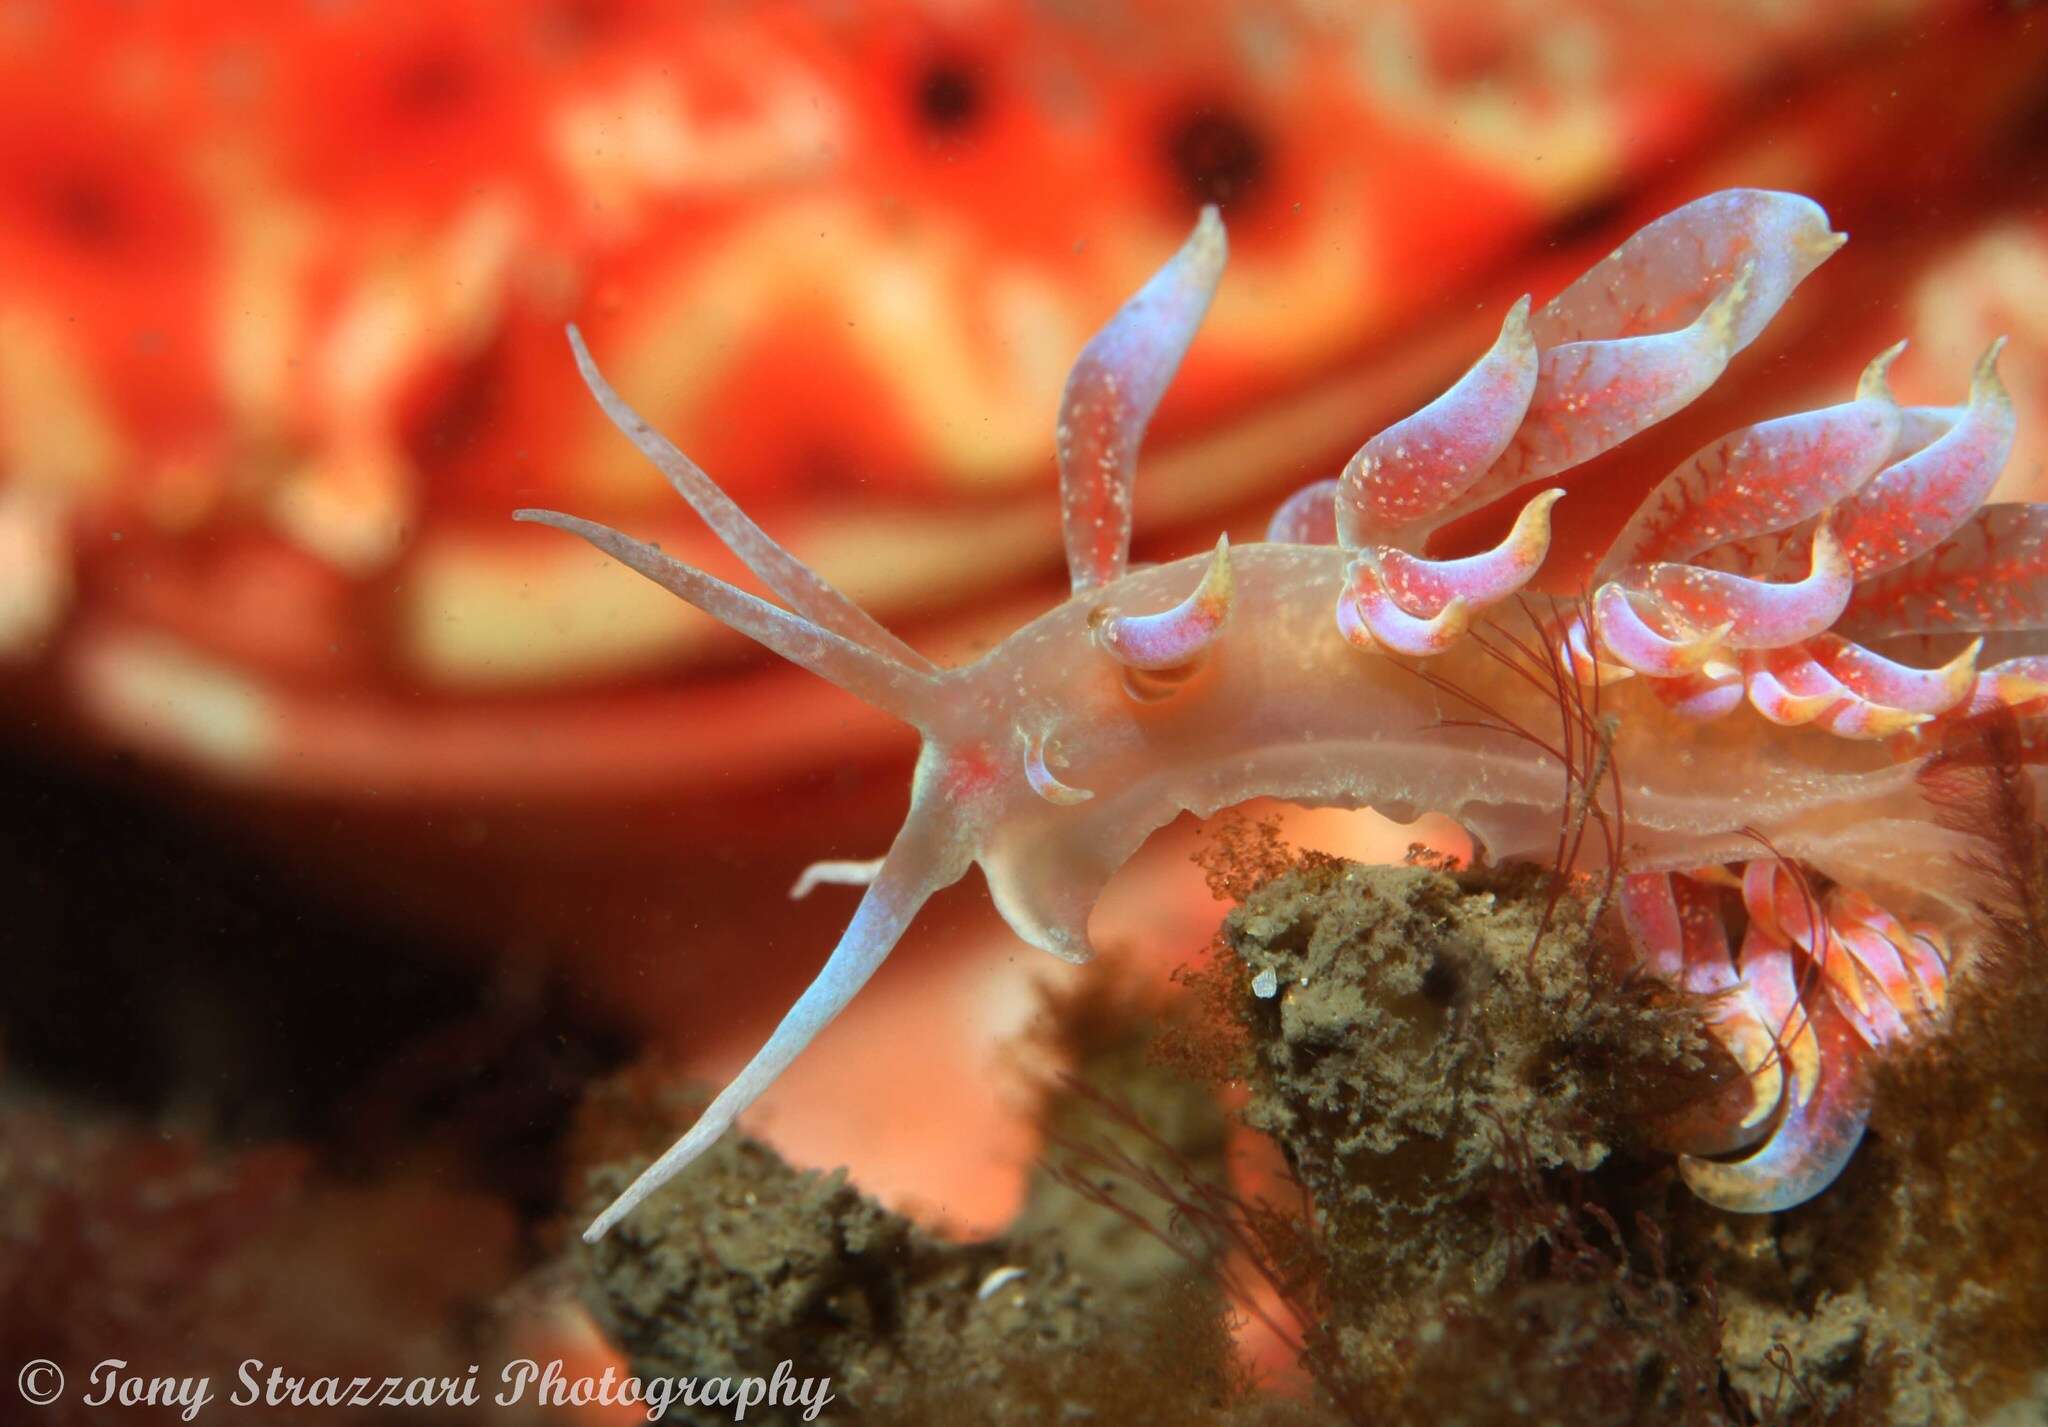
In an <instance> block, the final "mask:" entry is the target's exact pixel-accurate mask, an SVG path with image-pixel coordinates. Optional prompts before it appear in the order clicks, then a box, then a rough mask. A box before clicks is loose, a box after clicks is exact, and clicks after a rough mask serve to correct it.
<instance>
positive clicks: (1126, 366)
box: [1057, 204, 1228, 594]
mask: <svg viewBox="0 0 2048 1427" xmlns="http://www.w3.org/2000/svg"><path fill="white" fill-rule="evenodd" d="M1227 251H1228V247H1227V244H1226V242H1225V240H1224V236H1223V220H1222V218H1221V217H1220V216H1219V215H1218V213H1217V210H1216V208H1215V206H1214V205H1213V204H1212V205H1210V206H1209V207H1206V208H1204V209H1203V210H1202V214H1201V217H1200V219H1198V220H1197V222H1196V223H1195V231H1194V233H1193V234H1192V235H1191V236H1190V237H1189V238H1188V240H1187V242H1186V243H1185V244H1183V245H1182V247H1181V249H1180V251H1179V252H1178V253H1176V254H1174V256H1173V257H1172V258H1171V259H1169V260H1168V261H1167V263H1166V265H1165V266H1164V267H1162V268H1161V269H1160V270H1159V271H1158V272H1157V273H1156V274H1154V275H1153V277H1152V280H1151V281H1150V282H1148V283H1146V284H1145V285H1144V286H1143V287H1142V288H1140V289H1138V292H1137V295H1136V296H1134V297H1133V298H1131V300H1130V301H1128V302H1126V303H1125V304H1124V305H1123V307H1122V309H1121V310H1120V311H1118V313H1117V314H1116V316H1115V317H1113V318H1111V319H1110V321H1109V323H1108V325H1106V326H1105V327H1103V329H1102V330H1101V331H1100V332H1098V333H1096V334H1095V336H1094V338H1093V339H1092V340H1091V341H1090V342H1089V343H1088V345H1087V346H1086V347H1084V348H1082V349H1081V355H1080V356H1079V357H1078V358H1077V359H1076V360H1075V362H1074V368H1073V371H1072V372H1071V373H1070V374H1069V375H1068V377H1067V386H1066V391H1065V393H1064V394H1063V395H1062V396H1061V397H1060V414H1059V426H1058V433H1057V434H1058V443H1057V446H1058V452H1059V467H1060V507H1061V508H1060V520H1061V525H1062V528H1063V530H1064V532H1065V536H1066V548H1067V569H1068V572H1069V574H1070V575H1071V577H1072V581H1073V588H1074V593H1076V594H1081V593H1084V592H1085V591H1088V590H1092V589H1097V588H1099V587H1101V586H1103V585H1107V584H1110V583H1111V582H1113V581H1114V580H1116V579H1117V578H1118V577H1119V576H1120V575H1122V574H1123V573H1124V570H1125V568H1126V567H1127V566H1128V565H1129V563H1130V550H1131V489H1132V483H1133V480H1134V479H1135V477H1136V475H1137V469H1138V447H1139V445H1140V443H1142V442H1143V440H1144V438H1145V427H1146V425H1147V424H1148V423H1150V421H1151V420H1152V413H1153V412H1155V411H1156V410H1158V408H1159V402H1160V398H1162V397H1163V396H1165V394H1166V388H1167V386H1168V385H1169V384H1170V383H1171V382H1172V381H1173V376H1174V373H1175V372H1177V371H1179V370H1180V363H1181V358H1182V357H1183V356H1185V355H1186V353H1187V349H1188V345H1189V344H1190V343H1191V342H1193V341H1194V338H1195V329H1196V328H1197V327H1198V326H1200V325H1201V321H1202V316H1203V314H1204V313H1206V312H1207V311H1208V310H1209V301H1210V299H1211V298H1212V297H1214V296H1215V293H1216V284H1217V282H1218V281H1219V280H1220V279H1221V278H1222V276H1223V260H1224V256H1225V254H1226V252H1227Z"/></svg>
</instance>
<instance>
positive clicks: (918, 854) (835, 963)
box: [583, 811, 968, 1244]
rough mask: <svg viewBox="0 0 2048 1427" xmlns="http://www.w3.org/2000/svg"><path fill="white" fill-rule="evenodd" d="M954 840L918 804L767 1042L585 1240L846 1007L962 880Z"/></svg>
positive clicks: (635, 1201) (719, 1128) (728, 1121)
mask: <svg viewBox="0 0 2048 1427" xmlns="http://www.w3.org/2000/svg"><path fill="white" fill-rule="evenodd" d="M951 842H952V839H951V838H950V837H949V836H948V835H947V832H946V830H945V829H943V828H941V827H938V826H936V825H935V822H934V820H933V819H932V818H931V817H930V816H928V815H927V816H923V817H921V816H919V815H918V813H917V812H915V811H914V812H913V814H912V817H911V820H910V821H909V822H908V823H907V824H906V825H905V826H904V829H903V831H902V833H900V834H899V835H898V836H897V839H896V844H895V846H893V847H891V848H890V849H889V852H888V854H887V855H886V856H885V857H884V858H883V859H882V866H881V868H880V869H879V871H878V872H877V873H876V875H875V879H874V881H873V882H872V883H871V884H870V885H869V887H868V889H867V891H866V893H865V894H863V895H862V897H861V899H860V906H859V907H858V908H856V909H855V911H854V914H853V920H852V921H851V922H849V923H848V924H847V927H846V930H845V932H844V933H842V934H841V936H840V938H839V943H838V945H837V946H835V947H834V948H833V950H832V954H831V956H829V957H828V958H827V959H826V961H825V965H824V966H823V967H822V968H821V969H820V970H819V972H818V974H817V977H816V978H815V979H814V980H812V982H811V984H810V985H809V986H808V987H806V988H805V990H804V993H803V994H802V995H801V996H799V997H797V999H796V1004H794V1005H793V1006H791V1007H790V1008H789V1011H788V1013H787V1014H786V1015H784V1016H783V1018H782V1021H781V1023H780V1024H779V1025H777V1026H776V1028H775V1030H774V1033H773V1034H771V1035H770V1036H769V1037H768V1040H767V1043H766V1044H764V1045H763V1046H762V1047H761V1049H760V1050H759V1051H757V1052H756V1053H755V1055H754V1058H753V1059H752V1060H750V1061H748V1062H747V1064H746V1066H745V1068H744V1069H742V1070H741V1071H740V1073H739V1074H738V1075H736V1076H734V1077H733V1078H732V1081H731V1083H730V1084H728V1085H727V1086H726V1087H725V1089H723V1090H721V1091H720V1092H719V1093H718V1095H717V1097H716V1098H715V1099H713V1100H712V1102H711V1104H710V1105H709V1106H708V1107H706V1109H705V1110H704V1113H703V1114H702V1115H700V1116H698V1118H697V1122H696V1123H695V1124H693V1125H691V1126H690V1128H689V1129H688V1130H687V1131H685V1132H684V1133H683V1135H682V1137H681V1138H680V1139H678V1140H677V1141H676V1142H675V1143H674V1144H673V1145H671V1146H669V1148H668V1150H667V1151H666V1152H665V1153H663V1154H662V1156H661V1157H660V1158H659V1159H657V1160H655V1161H654V1163H653V1164H650V1165H649V1166H648V1167H647V1168H646V1169H644V1170H642V1171H641V1173H640V1175H639V1176H638V1177H637V1178H636V1179H634V1181H633V1182H632V1183H631V1184H630V1185H629V1186H627V1188H626V1190H625V1192H624V1193H622V1194H620V1195H619V1197H618V1198H617V1199H615V1200H613V1201H612V1203H611V1204H610V1205H609V1206H608V1207H607V1208H606V1209H605V1210H604V1212H603V1213H601V1214H599V1215H598V1216H597V1218H596V1219H595V1220H593V1221H592V1222H591V1224H590V1227H589V1228H587V1229H585V1230H584V1231H583V1241H584V1242H585V1243H590V1244H594V1243H596V1242H597V1241H598V1240H599V1239H601V1238H603V1237H604V1236H605V1234H606V1233H608V1232H609V1231H610V1230H611V1228H612V1226H613V1225H614V1224H617V1223H618V1222H619V1220H621V1219H623V1218H624V1217H625V1216H626V1215H628V1214H630V1213H632V1212H633V1210H634V1209H635V1208H637V1207H638V1206H639V1205H640V1204H641V1203H642V1202H643V1201H645V1200H646V1198H647V1197H648V1196H649V1195H650V1194H653V1193H654V1192H655V1191H656V1190H658V1189H660V1188H661V1186H662V1185H664V1184H666V1183H668V1181H669V1180H671V1179H673V1178H674V1177H675V1176H676V1175H677V1174H678V1173H680V1172H681V1171H682V1170H683V1169H684V1168H685V1167H686V1166H687V1165H688V1164H689V1163H690V1162H691V1161H692V1160H695V1159H696V1158H697V1157H698V1156H699V1155H701V1154H703V1153H704V1152H705V1151H706V1150H708V1149H710V1148H711V1147H712V1145H714V1144H716V1143H717V1142H718V1140H719V1138H720V1137H721V1136H723V1135H724V1134H725V1132H726V1131H727V1130H728V1129H730V1128H731V1126H732V1123H733V1121H734V1120H736V1119H737V1118H739V1116H740V1114H741V1113H742V1112H743V1111H745V1110H746V1108H747V1107H748V1106H750V1105H752V1104H753V1103H754V1101H755V1100H757V1099H759V1098H760V1096H761V1094H762V1092H763V1091H765V1090H767V1088H768V1087H769V1086H770V1085H772V1084H774V1083H775V1080H776V1078H777V1077H778V1076H780V1075H781V1074H782V1072H783V1070H784V1069H785V1068H786V1067H787V1066H788V1065H789V1063H790V1062H791V1061H793V1060H795V1059H796V1058H797V1056H798V1055H799V1054H800V1053H801V1052H802V1051H803V1049H804V1048H805V1047H806V1046H808V1045H809V1044H810V1043H811V1041H812V1040H813V1039H814V1038H815V1037H816V1036H817V1034H818V1033H819V1032H820V1031H822V1030H824V1029H825V1027H826V1026H827V1025H829V1024H831V1022H832V1020H833V1018H834V1017H836V1016H837V1015H838V1014H839V1013H840V1012H841V1011H842V1010H844V1009H845V1008H846V1004H847V1003H848V1002H849V1001H851V1000H852V999H853V998H854V996H855V994H856V993H857V992H859V990H860V989H861V987H863V986H865V985H866V984H867V981H868V978H869V977H870V976H872V975H874V973H875V970H876V968H877V967H879V966H880V965H881V964H882V962H883V961H884V960H886V959H887V957H888V955H889V953H890V952H891V951H893V950H894V949H895V947H896V943H897V941H898V939H900V938H901V937H902V935H903V933H904V930H905V929H906V928H907V927H909V925H910V922H911V919H912V918H913V917H915V916H916V915H917V913H918V910H919V908H921V907H923V906H924V904H925V902H926V900H927V899H929V898H930V897H931V895H932V893H934V892H936V891H938V890H939V889H940V888H942V887H945V886H948V885H950V884H951V883H953V882H956V881H958V880H959V879H960V876H961V874H962V873H963V872H965V871H966V870H967V865H968V864H967V860H966V859H965V858H964V857H961V856H960V855H959V853H958V851H957V850H956V849H954V848H953V847H952V846H950V843H951Z"/></svg>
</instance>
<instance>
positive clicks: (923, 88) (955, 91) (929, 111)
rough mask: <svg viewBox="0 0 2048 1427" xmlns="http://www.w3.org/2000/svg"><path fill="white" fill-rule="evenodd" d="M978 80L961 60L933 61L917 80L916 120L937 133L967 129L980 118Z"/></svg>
mask: <svg viewBox="0 0 2048 1427" xmlns="http://www.w3.org/2000/svg"><path fill="white" fill-rule="evenodd" d="M982 101H983V94H982V86H981V81H980V79H979V77H978V76H977V75H976V74H975V73H974V72H973V71H972V70H971V69H969V68H968V67H967V66H966V65H965V64H963V63H962V62H960V61H959V60H953V59H942V60H934V61H933V62H932V63H931V64H929V65H927V66H926V67H925V70H924V73H923V74H921V75H920V76H919V77H918V81H917V117H918V121H919V122H920V123H922V124H923V125H924V126H925V127H926V128H927V129H930V130H932V131H934V132H935V133H942V134H943V133H954V132H957V131H958V130H961V129H964V128H967V127H968V126H969V125H971V124H972V123H973V122H974V121H975V120H976V119H977V118H979V117H980V115H981V106H982Z"/></svg>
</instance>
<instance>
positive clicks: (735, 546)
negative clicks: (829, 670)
mask: <svg viewBox="0 0 2048 1427" xmlns="http://www.w3.org/2000/svg"><path fill="white" fill-rule="evenodd" d="M569 350H570V351H571V352H573V353H574V354H575V357H576V370H577V372H578V373H579V374H580V375H581V376H582V378H583V384H584V385H585V386H587V387H589V388H590V394H591V395H592V396H594V397H596V398H597V404H598V407H599V408H600V409H601V410H602V411H603V412H604V414H605V415H606V416H607V417H609V418H610V419H611V423H612V425H614V426H616V427H618V428H619V430H620V431H621V432H622V433H624V435H625V437H626V439H627V440H629V441H631V442H632V443H633V444H634V446H636V447H638V448H639V451H640V454H641V455H643V456H645V457H646V458H647V459H648V460H649V461H651V462H653V463H654V466H655V469H657V470H659V471H660V472H661V473H662V475H663V476H665V477H666V478H667V479H668V483H669V485H670V486H672V487H673V488H674V489H675V492H676V494H678V495H680V496H681V497H682V498H683V499H684V500H685V501H687V502H689V506H690V509H692V510H694V511H696V512H697V514H698V516H699V517H701V518H702V519H703V521H704V523H705V524H706V525H708V526H710V527H711V531H712V533H713V534H714V535H716V536H717V537H718V538H719V540H720V542H722V543H723V544H724V546H725V548H726V549H728V550H730V551H732V553H733V554H735V555H737V556H739V557H740V559H741V561H742V562H744V563H745V565H746V567H747V568H748V569H749V570H752V571H753V572H754V573H755V574H756V575H757V576H759V577H760V580H761V582H762V583H763V584H765V585H767V586H768V588H769V589H771V590H773V591H774V592H775V593H776V594H778V595H780V596H781V597H782V598H783V599H784V600H785V601H787V602H788V604H789V607H790V608H791V609H793V610H795V611H796V612H797V613H798V614H800V615H802V616H804V618H806V619H808V620H810V621H811V623H813V624H815V625H817V626H818V627H819V628H821V629H825V630H829V631H831V632H832V633H834V634H837V635H839V636H840V637H841V638H843V639H848V640H851V641H852V642H853V643H855V644H864V645H866V646H867V647H868V648H870V649H872V650H874V651H875V652H876V653H878V654H883V655H886V656H888V657H889V658H891V659H894V660H895V661H896V662H897V663H899V664H902V665H903V666H904V667H905V668H908V669H912V670H915V671H917V672H918V673H923V674H929V673H931V672H933V670H934V669H935V668H936V666H935V665H934V664H933V663H932V662H931V660H929V659H927V658H925V657H924V655H922V654H920V653H918V652H917V651H916V650H915V649H912V648H911V647H910V646H909V645H908V644H905V643H904V642H903V641H902V640H901V639H898V638H897V637H896V636H895V635H893V634H891V633H890V632H889V631H888V630H887V629H884V628H883V627H882V626H881V625H880V624H879V623H877V622H876V621H875V619H874V617H873V616H872V615H870V614H869V613H868V612H867V611H866V610H864V609H862V608H861V607H860V606H859V605H857V604H855V603H854V602H853V600H852V599H850V598H848V597H847V596H846V595H845V594H843V593H841V592H840V591H839V590H838V589H836V588H834V587H833V586H832V585H831V584H829V583H828V582H827V581H826V580H825V579H824V578H823V577H822V576H820V575H819V574H818V573H817V571H815V570H813V569H812V568H811V567H810V566H808V565H806V564H805V563H804V562H803V561H801V560H799V559H797V557H796V556H794V555H792V554H790V553H789V551H787V550H785V549H784V548H783V547H782V546H781V545H780V544H778V543H777V542H776V541H775V540H774V539H773V538H771V537H770V536H769V534H768V532H767V531H765V530H763V529H762V528H761V527H760V526H758V525H756V524H755V523H754V520H753V517H751V516H749V515H748V514H747V513H746V512H745V511H743V510H741V509H740V508H739V504H738V502H736V501H734V500H733V498H732V497H731V496H729V495H727V494H726V493H725V492H724V491H723V490H722V489H720V488H719V485H718V483H717V482H716V481H714V480H712V479H711V477H709V476H708V475H706V474H705V473H704V471H703V468H702V467H700V466H699V465H698V464H697V463H696V462H695V461H692V460H691V459H690V458H689V457H688V456H686V455H684V454H683V452H682V449H681V448H680V447H678V446H677V445H676V444H675V443H674V442H672V441H670V440H669V439H668V438H667V437H666V436H664V435H662V434H661V433H660V432H659V431H656V430H655V429H654V428H653V427H652V426H650V425H649V424H648V423H647V420H646V418H645V417H643V416H641V415H640V413H639V412H637V411H635V410H634V409H633V408H632V407H631V406H630V405H628V404H627V402H626V400H625V398H624V397H622V396H620V395H619V394H618V392H617V391H615V390H613V388H612V384H611V383H610V382H609V381H607V380H605V376H604V373H603V372H601V371H599V370H598V367H597V362H596V360H595V359H594V358H592V357H591V355H590V348H589V347H587V346H585V345H584V342H583V334H582V333H581V332H580V331H578V330H577V328H576V326H575V325H574V324H573V323H572V324H570V327H569Z"/></svg>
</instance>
